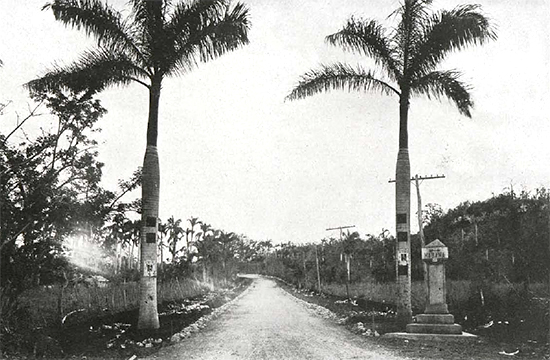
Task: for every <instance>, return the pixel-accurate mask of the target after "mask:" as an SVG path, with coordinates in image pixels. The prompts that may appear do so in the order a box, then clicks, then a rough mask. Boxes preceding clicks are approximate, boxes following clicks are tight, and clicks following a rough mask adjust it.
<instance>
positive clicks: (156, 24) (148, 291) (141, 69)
mask: <svg viewBox="0 0 550 360" xmlns="http://www.w3.org/2000/svg"><path fill="white" fill-rule="evenodd" d="M129 4H130V5H131V11H130V12H129V16H128V17H127V18H126V19H125V18H123V17H122V14H121V13H120V12H118V11H116V10H115V9H113V8H112V7H111V6H109V5H107V4H104V3H103V2H101V1H100V0H55V1H53V2H52V3H49V4H47V5H46V6H45V7H44V9H51V10H52V11H53V14H54V16H55V18H56V20H59V21H61V22H62V23H64V24H65V25H69V26H72V27H76V28H78V29H80V28H82V29H84V30H85V31H86V33H87V34H88V35H92V36H94V37H95V38H96V39H97V41H98V46H97V48H95V49H92V50H88V51H87V52H85V53H84V54H82V55H81V57H80V59H79V60H78V61H76V62H75V63H73V64H71V65H68V66H65V67H55V68H54V69H53V70H51V71H49V72H48V73H46V74H45V75H44V76H43V77H41V78H40V79H37V80H33V81H31V82H29V83H28V84H27V86H28V87H29V88H30V89H31V90H32V91H38V90H43V89H48V90H52V89H57V88H59V87H60V86H61V87H65V88H70V89H73V90H74V91H76V92H85V94H86V95H88V96H89V95H91V94H94V93H96V92H99V91H102V90H103V89H105V88H106V87H108V86H113V85H127V84H129V83H131V82H137V83H138V84H140V85H143V86H144V87H145V88H146V89H147V90H148V92H149V116H148V124H147V148H146V151H145V158H144V161H143V184H142V206H143V213H142V226H143V227H142V231H141V270H142V276H141V285H140V289H141V290H140V291H141V305H140V311H139V321H138V327H139V328H140V329H157V328H158V327H159V319H158V311H157V300H156V299H157V281H156V267H157V232H158V224H157V221H158V212H159V210H158V209H159V185H160V169H159V161H158V151H157V138H158V117H159V100H160V90H161V85H162V81H163V80H164V78H166V77H168V76H175V75H180V74H184V73H186V72H188V71H190V70H192V69H193V68H194V67H195V66H196V64H197V63H198V62H199V61H208V60H211V59H214V58H217V57H218V56H220V55H223V54H224V53H226V52H228V51H232V50H234V49H237V48H239V47H240V46H242V45H244V44H247V43H248V28H249V19H248V10H247V9H246V8H245V6H244V5H243V4H241V3H237V4H236V5H235V6H233V7H232V8H231V7H230V6H229V4H228V2H227V1H225V0H196V1H192V2H185V1H180V2H177V3H173V2H172V1H170V0H157V1H148V0H130V1H129Z"/></svg>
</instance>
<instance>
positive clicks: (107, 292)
mask: <svg viewBox="0 0 550 360" xmlns="http://www.w3.org/2000/svg"><path fill="white" fill-rule="evenodd" d="M211 290H212V286H211V284H207V283H203V282H200V281H197V280H193V279H178V280H172V281H168V282H162V283H159V284H158V302H159V303H163V302H166V301H174V300H177V299H185V298H194V297H196V296H200V295H203V294H206V293H208V292H209V291H211ZM60 293H61V286H60V285H55V286H51V287H40V288H35V289H31V290H28V291H26V292H25V293H23V294H22V295H21V296H20V297H19V299H18V303H19V307H20V308H21V309H22V311H24V312H25V313H26V314H27V316H28V317H29V318H31V319H33V322H34V323H35V324H36V325H40V326H51V325H53V324H55V323H57V322H59V320H60V313H59V297H60ZM138 306H139V284H138V283H137V282H128V283H118V284H116V283H113V284H108V285H107V286H105V287H95V286H94V287H87V286H85V285H82V284H79V285H76V286H71V287H67V288H65V289H63V296H62V301H61V316H66V315H67V314H70V313H74V312H77V311H83V312H85V313H86V314H87V316H96V315H98V314H104V313H111V314H112V313H119V312H122V311H126V310H130V309H135V308H137V307H138Z"/></svg>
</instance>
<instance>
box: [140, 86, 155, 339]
mask: <svg viewBox="0 0 550 360" xmlns="http://www.w3.org/2000/svg"><path fill="white" fill-rule="evenodd" d="M159 97H160V81H159V82H158V84H157V83H155V82H153V84H152V85H151V91H150V102H149V122H148V127H147V149H146V150H145V158H144V160H143V170H142V171H143V180H142V195H141V196H142V206H143V209H142V217H141V226H142V228H141V229H142V231H141V267H140V270H141V281H140V302H139V319H138V329H140V330H151V329H158V328H159V327H160V323H159V317H158V309H157V232H158V215H159V214H158V212H159V194H160V191H159V190H160V166H159V159H158V151H157V128H158V107H159Z"/></svg>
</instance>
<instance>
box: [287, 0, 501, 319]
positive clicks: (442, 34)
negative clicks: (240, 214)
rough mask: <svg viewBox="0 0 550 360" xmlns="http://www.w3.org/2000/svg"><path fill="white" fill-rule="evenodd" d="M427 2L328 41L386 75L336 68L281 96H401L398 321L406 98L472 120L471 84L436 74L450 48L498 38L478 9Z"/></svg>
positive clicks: (406, 211) (404, 307) (406, 204)
mask: <svg viewBox="0 0 550 360" xmlns="http://www.w3.org/2000/svg"><path fill="white" fill-rule="evenodd" d="M431 3H432V1H431V0H404V1H403V2H402V4H401V6H400V7H399V8H398V9H397V10H395V11H394V13H393V14H392V15H393V16H394V17H395V18H397V19H398V20H399V21H398V23H397V25H396V26H395V27H394V28H393V29H392V30H391V31H388V30H387V29H386V28H384V27H383V26H382V25H381V24H379V23H378V22H377V21H376V20H370V19H357V18H354V17H351V18H350V19H349V20H348V21H347V23H346V24H345V25H344V27H343V29H342V30H340V31H339V32H337V33H335V34H332V35H329V36H327V37H326V41H327V42H328V43H329V44H330V45H339V46H341V47H342V48H343V49H344V50H347V51H351V52H354V53H358V54H364V55H366V56H368V57H370V58H372V59H373V60H374V62H375V64H376V65H377V67H378V68H380V70H382V72H383V74H384V75H385V76H378V74H377V73H375V72H374V71H372V70H366V69H364V68H363V67H361V66H357V67H352V66H350V65H347V64H342V63H335V64H332V65H324V66H322V67H321V68H320V69H318V70H311V71H309V72H307V73H305V74H304V75H303V76H302V77H301V80H300V81H299V83H298V85H297V86H296V87H295V88H294V89H293V90H292V92H291V93H290V94H289V95H288V96H287V99H289V100H295V99H301V98H305V97H307V96H311V95H313V94H316V93H320V92H324V91H329V90H331V89H348V90H356V91H361V90H363V91H371V90H372V91H379V92H381V93H382V94H386V95H396V96H397V97H398V98H399V151H398V155H397V166H396V201H395V209H396V233H397V239H398V240H397V246H396V251H397V255H398V256H396V258H397V261H396V268H397V274H398V276H397V282H398V289H399V290H398V298H399V301H398V317H399V319H400V320H401V321H402V323H407V322H410V319H411V300H410V299H411V297H410V295H411V294H410V284H411V269H410V266H409V262H410V162H409V152H408V133H407V126H408V112H409V101H410V98H411V96H412V95H426V96H428V98H431V97H434V98H436V99H440V98H448V99H450V100H451V101H453V102H454V103H455V105H456V106H457V108H458V110H459V112H460V113H461V114H463V115H465V116H467V117H471V109H472V106H473V102H472V99H471V97H470V93H469V87H468V86H467V85H466V84H464V83H463V82H462V81H460V76H461V73H460V72H459V71H457V70H438V69H437V66H438V65H439V64H440V63H441V62H442V61H443V60H444V59H445V58H446V56H447V55H448V54H449V53H451V52H452V51H456V50H461V49H463V48H465V47H467V46H469V45H477V44H483V43H485V42H487V41H488V40H492V39H496V34H495V32H494V31H493V29H492V26H491V24H490V22H489V20H488V19H487V18H486V17H485V16H484V15H483V14H482V13H481V12H480V10H481V8H480V6H479V5H461V6H458V7H456V8H455V9H453V10H450V11H446V10H444V11H439V12H436V13H433V12H431V11H429V10H430V5H431Z"/></svg>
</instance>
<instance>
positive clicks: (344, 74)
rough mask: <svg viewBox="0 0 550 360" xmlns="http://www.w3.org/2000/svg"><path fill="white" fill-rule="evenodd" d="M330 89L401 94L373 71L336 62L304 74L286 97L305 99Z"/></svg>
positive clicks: (288, 98) (289, 98)
mask: <svg viewBox="0 0 550 360" xmlns="http://www.w3.org/2000/svg"><path fill="white" fill-rule="evenodd" d="M330 90H348V91H352V90H353V91H371V90H373V91H380V92H381V93H384V94H391V93H395V94H397V95H399V94H400V93H399V91H398V90H397V89H396V88H394V87H392V86H391V85H389V84H388V83H387V82H385V81H383V80H381V79H378V78H376V77H375V75H374V74H373V73H372V72H371V71H366V70H364V69H362V68H361V67H357V68H356V69H354V68H352V67H351V66H349V65H346V64H342V63H336V64H332V65H328V66H327V65H324V66H322V67H321V69H319V70H311V71H309V72H307V73H306V74H304V75H302V77H301V80H300V81H299V83H298V85H297V86H296V87H295V88H294V89H293V90H292V92H291V93H290V94H289V95H287V96H286V99H287V100H297V99H303V98H305V97H308V96H312V95H314V94H318V93H322V92H328V91H330Z"/></svg>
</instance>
